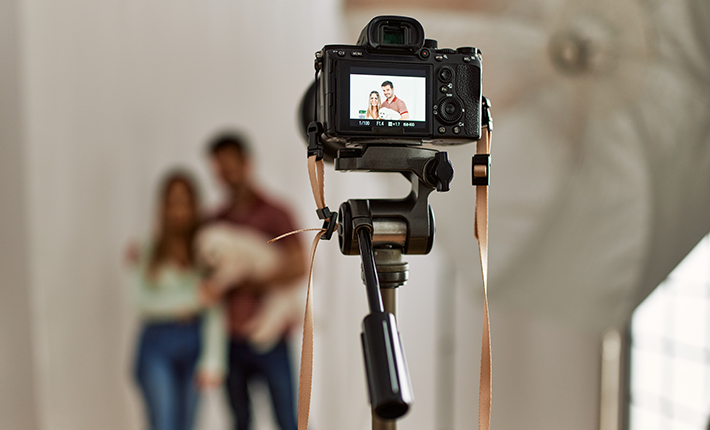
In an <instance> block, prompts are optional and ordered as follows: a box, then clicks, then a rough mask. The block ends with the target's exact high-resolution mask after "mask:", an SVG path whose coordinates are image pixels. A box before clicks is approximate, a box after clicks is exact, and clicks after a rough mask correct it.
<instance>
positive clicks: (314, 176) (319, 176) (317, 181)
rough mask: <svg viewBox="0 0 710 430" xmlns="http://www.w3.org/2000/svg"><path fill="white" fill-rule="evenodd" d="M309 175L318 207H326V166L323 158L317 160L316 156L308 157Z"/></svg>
mask: <svg viewBox="0 0 710 430" xmlns="http://www.w3.org/2000/svg"><path fill="white" fill-rule="evenodd" d="M308 177H309V178H310V180H311V190H313V198H314V199H315V201H316V207H318V209H323V208H325V168H324V166H323V160H318V161H316V156H315V155H311V156H310V157H308Z"/></svg>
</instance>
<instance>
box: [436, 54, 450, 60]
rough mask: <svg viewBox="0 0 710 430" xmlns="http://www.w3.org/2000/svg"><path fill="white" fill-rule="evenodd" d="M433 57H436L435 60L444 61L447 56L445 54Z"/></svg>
mask: <svg viewBox="0 0 710 430" xmlns="http://www.w3.org/2000/svg"><path fill="white" fill-rule="evenodd" d="M434 58H436V61H444V59H447V58H449V57H447V56H446V55H437V56H436V57H434Z"/></svg>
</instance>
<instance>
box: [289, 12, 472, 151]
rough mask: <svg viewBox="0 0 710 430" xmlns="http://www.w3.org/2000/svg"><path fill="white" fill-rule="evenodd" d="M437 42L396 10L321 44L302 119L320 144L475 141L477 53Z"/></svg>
mask: <svg viewBox="0 0 710 430" xmlns="http://www.w3.org/2000/svg"><path fill="white" fill-rule="evenodd" d="M437 46H438V43H437V41H435V40H432V39H425V38H424V29H423V27H422V25H421V24H420V23H419V22H418V21H417V20H415V19H413V18H408V17H400V16H378V17H376V18H374V19H372V20H371V21H370V23H369V24H368V25H367V26H366V27H365V28H364V29H363V30H362V33H361V34H360V37H359V39H358V42H357V44H356V45H326V46H324V47H323V49H322V50H320V51H318V52H317V53H316V60H315V67H316V79H315V84H314V86H312V88H311V90H309V92H308V93H307V94H306V96H305V98H304V102H303V104H302V115H304V118H303V122H305V123H307V121H306V119H307V116H309V115H311V118H312V115H315V120H316V121H318V122H320V123H321V124H322V126H323V130H322V131H323V132H322V135H321V140H322V141H323V143H324V144H325V145H326V147H329V146H331V147H337V146H340V147H342V146H344V145H349V144H361V145H367V144H421V143H430V144H435V145H437V144H447V145H452V144H463V143H469V142H471V141H475V140H479V139H480V138H481V76H482V72H481V53H480V51H479V50H478V49H476V48H474V47H461V48H458V49H439V48H438V47H437ZM310 97H313V98H314V99H315V106H313V105H312V104H311V105H310V106H308V103H313V102H310V101H309V100H307V99H308V98H310ZM311 109H313V110H311ZM309 111H310V112H309ZM313 112H314V113H313Z"/></svg>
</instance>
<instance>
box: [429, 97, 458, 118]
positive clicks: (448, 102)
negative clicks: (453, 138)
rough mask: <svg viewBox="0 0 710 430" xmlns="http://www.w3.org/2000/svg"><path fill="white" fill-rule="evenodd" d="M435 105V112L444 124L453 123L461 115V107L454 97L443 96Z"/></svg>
mask: <svg viewBox="0 0 710 430" xmlns="http://www.w3.org/2000/svg"><path fill="white" fill-rule="evenodd" d="M437 106H438V107H437V109H436V110H435V113H436V114H437V115H438V116H439V121H441V122H443V123H445V124H454V123H456V122H457V121H458V120H460V119H461V116H463V107H462V106H461V102H460V101H459V99H458V98H456V97H444V98H443V99H442V100H441V101H440V102H439V104H438V105H437Z"/></svg>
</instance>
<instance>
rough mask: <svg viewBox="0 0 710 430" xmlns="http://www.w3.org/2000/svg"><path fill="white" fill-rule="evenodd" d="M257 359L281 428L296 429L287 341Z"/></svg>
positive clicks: (283, 429)
mask: <svg viewBox="0 0 710 430" xmlns="http://www.w3.org/2000/svg"><path fill="white" fill-rule="evenodd" d="M257 360H258V361H257V362H258V363H259V370H260V373H262V374H263V375H264V377H265V378H266V382H267V384H268V385H269V391H270V393H271V402H272V404H273V407H274V415H276V421H277V422H278V423H279V426H280V427H281V430H297V427H298V426H297V424H296V412H295V398H294V393H293V377H292V375H291V358H290V356H289V348H288V343H287V342H286V341H284V340H282V341H281V342H279V343H278V344H277V345H276V346H275V347H274V349H272V350H271V351H269V352H267V353H265V354H260V355H259V356H258V358H257Z"/></svg>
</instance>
